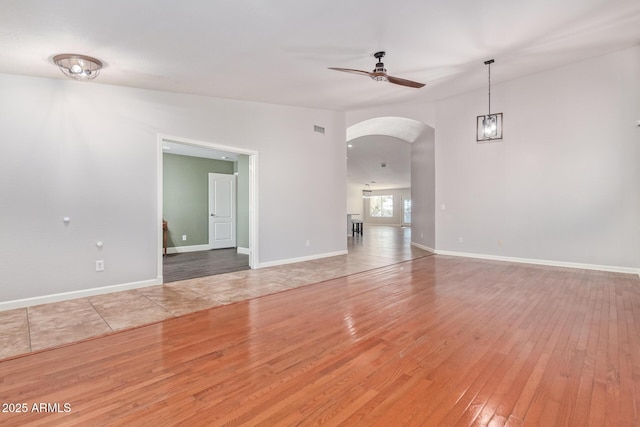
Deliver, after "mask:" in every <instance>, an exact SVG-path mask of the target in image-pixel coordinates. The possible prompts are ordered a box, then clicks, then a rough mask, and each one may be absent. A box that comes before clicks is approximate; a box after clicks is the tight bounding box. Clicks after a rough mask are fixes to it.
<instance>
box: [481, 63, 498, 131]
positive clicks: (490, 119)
mask: <svg viewBox="0 0 640 427" xmlns="http://www.w3.org/2000/svg"><path fill="white" fill-rule="evenodd" d="M494 62H495V60H493V59H489V60H488V61H484V64H485V65H486V66H487V67H488V69H489V110H488V113H487V114H485V115H484V116H477V117H476V141H477V142H490V141H496V140H500V139H502V113H494V114H491V64H493V63H494Z"/></svg>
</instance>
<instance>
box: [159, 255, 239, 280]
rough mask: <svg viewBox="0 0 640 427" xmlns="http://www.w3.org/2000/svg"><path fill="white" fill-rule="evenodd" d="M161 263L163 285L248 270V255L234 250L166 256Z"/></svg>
mask: <svg viewBox="0 0 640 427" xmlns="http://www.w3.org/2000/svg"><path fill="white" fill-rule="evenodd" d="M162 261H163V262H162V276H163V279H164V283H171V282H177V281H178V280H186V279H194V278H196V277H206V276H213V275H216V274H224V273H232V272H234V271H242V270H248V269H249V255H244V254H239V253H238V251H237V250H236V248H230V249H213V250H210V251H198V252H187V253H181V254H168V255H165V256H164V257H163V258H162Z"/></svg>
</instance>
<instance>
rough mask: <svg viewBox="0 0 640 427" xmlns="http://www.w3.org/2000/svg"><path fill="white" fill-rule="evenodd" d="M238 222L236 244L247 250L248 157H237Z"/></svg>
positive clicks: (241, 155)
mask: <svg viewBox="0 0 640 427" xmlns="http://www.w3.org/2000/svg"><path fill="white" fill-rule="evenodd" d="M237 172H238V181H237V183H238V194H237V196H238V197H237V203H238V218H237V220H238V222H237V226H236V239H237V240H236V244H237V245H238V247H240V248H247V249H248V248H249V156H246V155H244V154H240V155H238V162H237Z"/></svg>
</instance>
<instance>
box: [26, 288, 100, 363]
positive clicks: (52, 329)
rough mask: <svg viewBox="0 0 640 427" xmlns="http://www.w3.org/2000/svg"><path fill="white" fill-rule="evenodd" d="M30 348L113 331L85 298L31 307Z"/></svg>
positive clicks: (34, 348)
mask: <svg viewBox="0 0 640 427" xmlns="http://www.w3.org/2000/svg"><path fill="white" fill-rule="evenodd" d="M28 313H29V331H30V333H31V350H32V351H36V350H42V349H45V348H50V347H56V346H59V345H62V344H68V343H71V342H75V341H80V340H83V339H86V338H90V337H94V336H98V335H103V334H107V333H109V332H112V330H111V328H110V327H109V325H107V323H106V322H105V321H104V320H103V319H102V317H100V315H99V314H98V312H96V310H95V309H94V308H93V306H92V305H91V303H90V302H89V300H88V299H86V298H80V299H75V300H69V301H61V302H56V303H51V304H44V305H38V306H35V307H29V308H28Z"/></svg>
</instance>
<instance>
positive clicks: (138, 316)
mask: <svg viewBox="0 0 640 427" xmlns="http://www.w3.org/2000/svg"><path fill="white" fill-rule="evenodd" d="M89 300H90V301H91V303H92V304H93V306H94V307H95V308H96V310H97V312H98V313H99V314H100V316H102V318H103V319H104V320H105V321H106V322H107V324H108V325H109V326H110V327H111V328H112V329H113V330H114V331H115V330H119V329H126V328H133V327H136V326H142V325H146V324H149V323H155V322H158V321H161V320H164V319H167V318H170V317H173V314H171V312H169V311H167V310H165V309H164V308H162V307H161V306H159V305H158V304H156V303H155V302H153V301H152V300H150V299H149V298H147V297H146V296H145V295H143V294H141V293H139V292H138V291H135V290H134V291H125V292H115V293H112V294H105V295H97V296H94V297H90V298H89Z"/></svg>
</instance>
